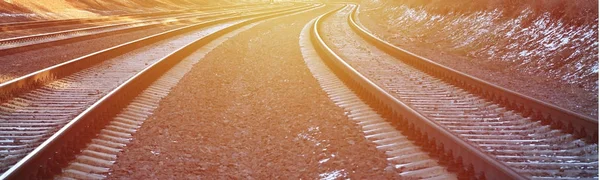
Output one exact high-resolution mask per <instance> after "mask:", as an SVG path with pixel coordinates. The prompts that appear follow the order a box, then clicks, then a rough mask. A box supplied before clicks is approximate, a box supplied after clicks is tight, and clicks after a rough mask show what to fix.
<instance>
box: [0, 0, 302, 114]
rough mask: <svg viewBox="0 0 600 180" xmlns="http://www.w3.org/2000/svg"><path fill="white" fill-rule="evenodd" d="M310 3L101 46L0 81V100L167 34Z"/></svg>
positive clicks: (217, 20) (223, 19) (177, 33)
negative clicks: (11, 78) (80, 55)
mask: <svg viewBox="0 0 600 180" xmlns="http://www.w3.org/2000/svg"><path fill="white" fill-rule="evenodd" d="M309 7H310V5H304V6H300V7H289V8H283V9H279V10H272V11H269V12H263V13H258V14H253V15H249V16H244V15H239V16H234V17H227V18H221V19H216V20H211V21H206V22H201V23H196V24H192V25H188V26H185V27H181V28H177V29H173V30H170V31H166V32H163V33H160V34H156V35H152V36H148V37H145V38H142V39H138V40H134V41H130V42H126V43H123V44H120V45H117V46H114V47H110V48H107V49H103V50H100V51H97V52H94V53H90V54H88V55H85V56H82V57H79V58H76V59H73V60H69V61H67V62H63V63H60V64H57V65H54V66H51V67H48V68H45V69H42V70H39V71H36V72H33V73H30V74H27V75H25V76H21V77H19V78H15V79H13V80H10V81H7V82H4V83H1V84H0V102H4V101H6V100H8V99H10V98H12V97H14V96H16V95H19V94H22V93H25V92H28V91H30V90H31V89H34V88H36V87H39V86H41V85H43V84H45V83H47V82H50V81H53V80H54V79H58V78H61V77H65V76H67V75H70V74H72V73H75V72H78V71H80V70H81V69H85V68H88V67H90V66H92V65H95V64H98V63H100V62H103V61H105V60H106V59H110V58H112V57H116V56H118V55H121V54H124V53H126V52H129V51H132V50H135V49H139V48H141V47H144V46H146V45H148V44H152V43H155V42H158V41H161V40H165V39H167V38H170V37H174V36H176V35H179V34H183V33H187V32H191V31H194V30H197V29H201V28H205V27H209V26H212V25H216V24H220V23H223V22H227V21H234V20H241V19H245V18H248V17H254V16H260V15H262V14H264V13H277V12H284V11H289V10H293V9H298V8H309Z"/></svg>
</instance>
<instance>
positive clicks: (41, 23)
mask: <svg viewBox="0 0 600 180" xmlns="http://www.w3.org/2000/svg"><path fill="white" fill-rule="evenodd" d="M258 5H262V4H251V5H247V4H244V5H231V6H214V7H201V8H196V7H194V8H192V9H186V10H175V11H168V12H150V13H133V14H123V15H115V16H110V17H100V18H80V19H60V20H38V21H25V22H12V23H1V24H0V30H2V31H14V30H22V29H31V28H38V27H48V26H58V25H72V24H80V23H98V22H106V21H113V20H119V19H129V18H139V17H144V18H146V17H154V16H163V15H169V14H176V13H181V12H193V11H210V10H215V9H223V8H237V7H250V6H258Z"/></svg>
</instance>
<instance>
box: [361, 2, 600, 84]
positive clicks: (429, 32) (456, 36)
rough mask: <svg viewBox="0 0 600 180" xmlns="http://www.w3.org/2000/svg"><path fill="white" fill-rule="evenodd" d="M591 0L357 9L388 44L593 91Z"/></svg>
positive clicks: (366, 5) (594, 65)
mask: <svg viewBox="0 0 600 180" xmlns="http://www.w3.org/2000/svg"><path fill="white" fill-rule="evenodd" d="M597 5H598V1H597V0H581V1H567V0H548V1H500V0H477V1H476V2H475V3H474V2H473V1H468V0H457V1H444V0H431V1H418V0H395V1H391V0H389V1H385V0H363V2H362V9H361V13H363V14H364V15H365V16H368V17H370V19H375V20H376V21H378V22H377V23H378V24H379V25H380V28H383V29H384V30H383V31H375V33H378V35H380V36H384V37H385V38H386V39H387V40H390V41H392V42H393V43H395V44H418V45H419V46H422V47H428V48H432V49H436V50H441V51H444V52H447V53H450V54H454V55H458V56H463V57H465V58H466V59H470V60H471V61H489V62H493V61H502V62H508V63H504V64H508V65H507V66H506V67H499V68H500V70H517V71H522V72H526V73H528V74H531V75H536V76H539V77H543V78H548V80H550V81H560V82H561V83H565V84H568V85H575V86H579V87H581V88H583V89H585V90H586V91H588V92H592V93H596V94H597V92H598V19H597V17H598V9H597Z"/></svg>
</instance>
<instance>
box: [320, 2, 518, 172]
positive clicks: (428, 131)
mask: <svg viewBox="0 0 600 180" xmlns="http://www.w3.org/2000/svg"><path fill="white" fill-rule="evenodd" d="M332 14H333V12H330V13H327V14H324V15H322V16H320V17H319V18H317V20H316V21H315V22H314V24H313V27H312V28H311V41H312V43H313V45H314V46H315V47H316V49H317V52H318V53H319V55H320V56H321V58H322V59H324V61H325V63H326V64H327V65H328V66H329V67H330V68H331V69H332V70H333V71H334V73H335V74H336V75H337V76H339V77H340V79H342V80H344V81H345V82H346V83H348V84H349V85H350V86H351V88H353V89H354V90H355V91H356V92H357V93H358V94H359V95H360V96H362V97H364V98H367V99H371V100H373V101H374V103H375V104H374V106H377V107H378V108H377V109H380V110H381V111H384V113H385V114H388V115H389V117H391V118H392V119H394V121H397V122H398V123H399V124H400V125H401V126H405V127H409V129H412V131H414V132H415V134H417V136H420V137H422V138H423V140H424V141H425V144H428V145H429V146H432V147H433V148H434V149H436V150H437V151H438V152H439V153H440V154H445V155H446V156H448V157H450V158H451V161H453V162H455V164H458V165H459V166H462V167H460V168H461V171H462V172H461V173H462V174H469V175H471V176H474V177H476V178H480V179H481V178H483V179H527V178H526V177H524V176H522V175H520V174H519V173H517V172H516V171H514V170H513V169H512V168H510V167H508V166H506V165H505V164H504V163H501V162H498V161H497V160H496V159H494V158H493V157H491V156H489V155H488V154H487V153H485V152H483V151H482V150H481V149H480V148H478V147H476V146H474V145H472V144H469V143H467V142H465V141H464V140H462V139H461V138H459V137H457V136H455V135H454V134H453V133H452V132H450V131H449V130H447V129H446V128H444V127H442V126H440V125H439V124H437V123H435V122H433V121H431V120H429V119H428V118H426V117H425V116H423V115H422V114H421V113H419V112H417V111H415V110H413V109H412V108H410V107H409V106H408V105H406V104H405V103H403V102H401V101H400V100H398V99H397V98H395V97H394V96H393V95H391V94H389V93H388V92H386V91H385V90H384V89H382V88H381V87H379V86H378V85H376V84H375V83H373V82H372V81H371V80H369V79H368V78H366V77H365V76H364V75H362V74H361V73H359V72H358V71H357V70H356V69H354V68H353V67H351V66H350V65H349V64H348V63H346V62H345V61H344V60H343V59H342V58H341V57H340V56H338V55H337V54H336V53H335V52H334V51H333V50H332V49H331V48H329V47H328V45H327V44H326V43H325V41H324V40H323V38H322V37H321V34H320V31H321V26H322V25H321V24H322V22H323V21H322V19H324V18H327V17H329V16H331V15H332Z"/></svg>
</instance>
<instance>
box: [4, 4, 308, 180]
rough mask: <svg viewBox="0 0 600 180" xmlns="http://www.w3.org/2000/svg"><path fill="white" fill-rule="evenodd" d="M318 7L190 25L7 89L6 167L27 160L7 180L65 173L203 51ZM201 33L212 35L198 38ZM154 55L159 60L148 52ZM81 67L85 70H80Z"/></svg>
mask: <svg viewBox="0 0 600 180" xmlns="http://www.w3.org/2000/svg"><path fill="white" fill-rule="evenodd" d="M311 8H314V6H311V5H306V6H300V7H289V8H281V9H278V10H271V11H268V12H262V13H254V14H251V15H245V16H235V17H229V18H221V19H218V20H213V21H209V22H204V23H199V24H195V25H190V26H187V27H183V28H179V29H176V30H172V31H169V32H165V33H162V34H159V35H155V36H152V37H148V38H145V39H142V40H137V41H134V42H130V43H126V44H123V45H121V46H119V47H115V48H111V49H108V50H105V51H104V52H100V53H106V54H109V53H110V54H113V55H111V56H113V58H108V59H109V60H98V59H94V58H91V57H93V56H100V57H103V58H106V55H104V56H102V55H98V54H93V55H91V56H86V57H83V58H80V59H76V60H74V61H71V62H70V63H71V64H69V62H68V63H64V64H61V65H57V66H55V67H51V68H48V69H45V70H42V71H39V72H36V73H33V74H31V75H28V76H27V77H36V76H37V77H39V76H44V75H49V76H54V75H57V74H54V75H50V74H51V73H52V72H62V71H65V70H67V69H68V70H69V71H71V72H68V74H58V76H59V77H53V78H50V79H47V80H46V81H44V82H43V83H36V82H35V81H36V80H35V78H33V79H31V78H27V77H24V78H19V79H17V80H14V81H11V82H8V83H5V84H0V91H2V92H12V93H16V94H13V95H12V96H11V97H12V98H9V99H8V102H6V103H3V104H2V105H0V106H1V107H2V108H0V109H1V110H0V117H2V118H1V119H2V120H1V121H0V127H1V128H2V130H5V129H6V130H10V131H3V134H2V135H0V136H1V139H3V142H0V148H1V149H2V150H4V152H3V156H4V158H2V159H1V160H2V167H4V168H7V167H10V165H12V164H14V163H15V162H16V161H19V162H18V163H17V164H16V165H15V166H13V167H12V168H11V169H10V170H8V171H7V172H6V173H5V174H3V176H2V178H7V177H10V178H19V179H22V178H25V179H28V178H41V177H49V176H52V175H54V174H56V173H57V167H61V166H63V165H65V164H64V163H66V162H68V160H70V159H71V158H72V157H73V155H74V153H75V152H77V151H78V150H79V149H81V148H83V147H81V146H83V145H85V143H86V142H88V141H90V139H91V138H92V137H94V136H95V135H96V133H97V132H98V130H99V129H101V128H103V127H104V125H105V124H106V123H108V121H107V120H108V119H106V118H110V117H112V116H113V115H116V113H118V112H119V111H121V109H120V108H123V107H124V106H125V105H126V102H129V101H130V100H132V98H134V97H135V96H136V95H137V94H138V93H139V92H141V90H143V88H145V87H147V85H149V83H151V82H152V81H153V80H154V79H156V78H157V77H159V76H160V75H161V74H162V73H164V71H166V70H168V69H169V68H170V67H171V66H173V65H175V64H176V63H177V62H178V61H180V60H181V59H182V58H184V57H185V56H187V55H189V53H191V52H193V51H195V49H197V48H199V47H201V46H202V45H203V44H206V43H208V42H210V41H211V40H213V39H215V38H217V37H218V36H220V35H222V34H224V33H226V32H229V31H233V30H235V29H237V28H239V27H241V26H243V25H245V24H248V23H251V22H255V21H258V20H262V19H266V18H270V17H275V16H278V15H283V14H288V13H293V12H298V11H303V10H307V9H311ZM201 28H204V29H203V30H201V31H198V29H201ZM189 32H191V33H189ZM167 38H169V39H167ZM163 40H164V41H163ZM159 41H162V42H159ZM150 42H159V44H155V45H150V46H148V47H144V48H142V49H139V50H135V51H132V52H129V51H131V49H127V48H124V47H126V46H143V45H147V43H150ZM142 44H143V45H142ZM180 47H182V48H180ZM119 48H122V49H119ZM129 48H131V47H129ZM150 51H151V52H152V53H148V52H150ZM122 54H123V55H122ZM160 57H165V58H162V59H161V58H160ZM90 61H98V62H94V63H91V62H90ZM73 63H80V65H79V66H75V67H74V66H73V65H72V64H73ZM84 65H85V66H84ZM23 84H29V85H28V86H30V88H28V89H20V90H16V91H11V90H8V91H6V90H7V89H12V88H15V87H17V88H18V87H20V86H19V85H23ZM36 84H37V85H36ZM11 85H12V86H11ZM15 85H16V86H15ZM13 90H15V89H13ZM111 114H112V115H111ZM89 126H93V127H89ZM55 132H56V133H55ZM30 152H31V153H30ZM55 152H57V153H55ZM26 155H27V156H26ZM4 170H5V169H4Z"/></svg>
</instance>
